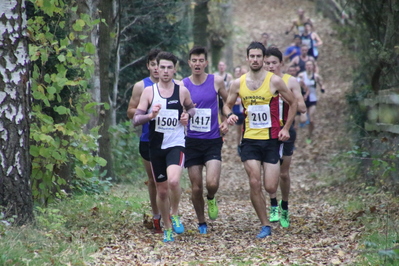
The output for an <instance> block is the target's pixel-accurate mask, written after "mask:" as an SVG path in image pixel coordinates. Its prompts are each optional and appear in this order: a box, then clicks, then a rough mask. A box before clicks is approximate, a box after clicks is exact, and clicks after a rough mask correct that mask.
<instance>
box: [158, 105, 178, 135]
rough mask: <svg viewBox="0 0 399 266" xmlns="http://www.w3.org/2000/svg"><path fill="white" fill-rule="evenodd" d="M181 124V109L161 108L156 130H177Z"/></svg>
mask: <svg viewBox="0 0 399 266" xmlns="http://www.w3.org/2000/svg"><path fill="white" fill-rule="evenodd" d="M178 124H179V111H178V110H168V109H161V110H160V111H159V114H158V115H157V117H156V118H155V131H157V132H161V133H168V132H169V133H170V132H173V131H174V130H175V128H176V127H177V125H178Z"/></svg>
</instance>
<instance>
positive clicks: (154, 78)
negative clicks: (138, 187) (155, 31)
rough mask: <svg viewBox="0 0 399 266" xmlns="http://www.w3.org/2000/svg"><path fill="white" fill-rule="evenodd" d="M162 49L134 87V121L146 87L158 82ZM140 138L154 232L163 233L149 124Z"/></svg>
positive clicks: (151, 57)
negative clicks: (152, 167) (150, 144)
mask: <svg viewBox="0 0 399 266" xmlns="http://www.w3.org/2000/svg"><path fill="white" fill-rule="evenodd" d="M159 52H161V50H160V49H152V50H151V51H150V52H149V53H148V55H147V69H148V71H149V72H150V76H149V77H147V78H145V79H143V80H141V81H139V82H137V83H136V84H134V86H133V91H132V97H131V98H130V101H129V106H128V109H127V116H128V117H129V119H133V116H134V113H135V112H136V108H137V105H138V104H139V101H140V96H141V93H142V92H143V90H144V88H145V87H148V86H152V84H154V83H156V82H158V78H159V75H158V64H157V60H156V57H157V55H158V53H159ZM141 132H142V133H141V136H140V144H139V152H140V155H141V157H142V161H143V165H144V168H145V171H146V173H147V176H148V183H147V186H148V194H149V196H150V205H151V210H152V215H153V216H152V222H153V227H154V232H156V233H162V229H161V213H160V212H159V210H158V207H157V188H156V186H155V181H154V177H153V176H152V171H151V164H150V150H149V124H148V123H146V124H143V125H142V130H141Z"/></svg>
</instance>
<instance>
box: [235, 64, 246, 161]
mask: <svg viewBox="0 0 399 266" xmlns="http://www.w3.org/2000/svg"><path fill="white" fill-rule="evenodd" d="M247 72H248V69H247V68H245V67H241V66H237V67H236V68H235V69H234V78H236V79H237V78H239V77H241V76H242V75H243V74H245V73H247ZM233 113H234V114H235V115H236V116H237V117H238V120H237V122H236V124H235V129H236V135H237V138H236V141H237V153H238V156H240V155H241V146H240V145H241V138H242V133H243V128H244V118H245V116H244V108H243V107H242V104H241V98H240V97H238V98H237V101H236V103H235V104H234V106H233Z"/></svg>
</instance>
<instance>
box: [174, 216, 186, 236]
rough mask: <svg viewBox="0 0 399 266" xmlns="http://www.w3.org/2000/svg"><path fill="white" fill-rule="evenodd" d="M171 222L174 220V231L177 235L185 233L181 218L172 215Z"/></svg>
mask: <svg viewBox="0 0 399 266" xmlns="http://www.w3.org/2000/svg"><path fill="white" fill-rule="evenodd" d="M171 220H172V226H173V231H175V233H176V234H181V233H183V232H184V225H183V224H182V223H181V222H180V218H179V216H178V215H172V217H171Z"/></svg>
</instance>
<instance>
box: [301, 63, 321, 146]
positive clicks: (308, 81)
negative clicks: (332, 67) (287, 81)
mask: <svg viewBox="0 0 399 266" xmlns="http://www.w3.org/2000/svg"><path fill="white" fill-rule="evenodd" d="M305 67H306V71H304V72H302V73H299V75H298V77H299V78H300V84H301V87H303V88H305V90H306V91H307V92H306V94H305V96H304V99H305V103H306V107H307V112H308V117H309V128H308V129H309V133H308V137H307V139H306V142H307V143H311V139H312V135H313V130H314V128H315V115H316V105H317V91H316V85H317V84H318V85H319V86H320V91H321V92H322V93H324V87H323V79H322V78H321V76H320V75H319V74H317V73H315V71H314V69H315V62H314V61H311V60H310V61H307V62H306V64H305Z"/></svg>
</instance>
